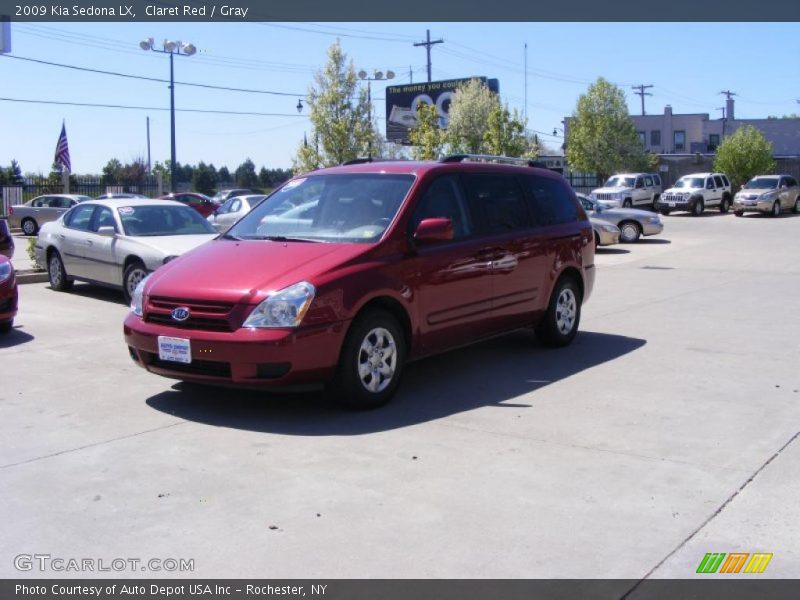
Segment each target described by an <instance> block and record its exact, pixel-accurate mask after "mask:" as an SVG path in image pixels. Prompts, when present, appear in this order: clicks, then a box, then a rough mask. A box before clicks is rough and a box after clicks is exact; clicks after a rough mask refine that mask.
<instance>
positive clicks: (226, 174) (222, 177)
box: [217, 167, 233, 184]
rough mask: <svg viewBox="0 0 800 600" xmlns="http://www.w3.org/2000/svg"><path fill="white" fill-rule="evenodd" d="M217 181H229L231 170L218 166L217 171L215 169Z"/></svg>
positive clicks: (230, 180)
mask: <svg viewBox="0 0 800 600" xmlns="http://www.w3.org/2000/svg"><path fill="white" fill-rule="evenodd" d="M217 181H218V182H219V183H223V184H224V183H231V182H232V181H233V179H232V178H231V172H230V171H229V170H228V167H220V168H219V171H217Z"/></svg>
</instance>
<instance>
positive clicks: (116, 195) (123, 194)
mask: <svg viewBox="0 0 800 600" xmlns="http://www.w3.org/2000/svg"><path fill="white" fill-rule="evenodd" d="M114 198H128V199H130V198H142V199H146V198H147V196H145V195H144V194H135V193H133V192H108V193H106V194H101V195H100V196H98V197H97V198H95V200H113V199H114Z"/></svg>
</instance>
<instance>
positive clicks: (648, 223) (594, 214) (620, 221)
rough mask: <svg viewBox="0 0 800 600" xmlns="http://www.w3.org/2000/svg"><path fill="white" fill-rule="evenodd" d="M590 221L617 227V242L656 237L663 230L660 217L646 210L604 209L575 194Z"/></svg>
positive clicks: (589, 199)
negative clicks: (605, 222) (599, 220)
mask: <svg viewBox="0 0 800 600" xmlns="http://www.w3.org/2000/svg"><path fill="white" fill-rule="evenodd" d="M577 196H578V200H580V202H581V204H582V205H583V208H584V209H585V210H586V214H587V215H589V218H590V219H601V220H603V221H607V222H608V223H612V224H614V225H616V226H617V227H619V230H620V236H619V241H620V242H622V243H631V242H636V241H638V240H639V238H640V237H641V236H643V235H658V234H659V233H661V232H662V231H663V230H664V223H662V222H661V217H660V216H659V215H658V214H656V213H654V212H650V211H648V210H639V209H638V208H604V207H603V206H602V205H601V204H599V203H598V202H597V201H596V200H593V199H591V198H589V197H588V196H585V195H583V194H577Z"/></svg>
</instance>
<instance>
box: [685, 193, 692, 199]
mask: <svg viewBox="0 0 800 600" xmlns="http://www.w3.org/2000/svg"><path fill="white" fill-rule="evenodd" d="M691 197H692V192H684V193H683V199H684V200H688V199H689V198H691Z"/></svg>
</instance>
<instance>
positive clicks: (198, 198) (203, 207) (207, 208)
mask: <svg viewBox="0 0 800 600" xmlns="http://www.w3.org/2000/svg"><path fill="white" fill-rule="evenodd" d="M161 200H174V201H175V202H180V203H181V204H185V205H186V206H189V207H191V208H193V209H195V210H196V211H197V212H199V213H200V214H201V215H202V216H204V217H208V216H209V215H211V214H213V213H214V211H215V210H217V209H218V208H219V204H217V203H216V202H215V201H214V200H212V199H211V198H209V197H208V196H206V195H205V194H198V193H197V192H172V193H170V194H167V195H165V196H161Z"/></svg>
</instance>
